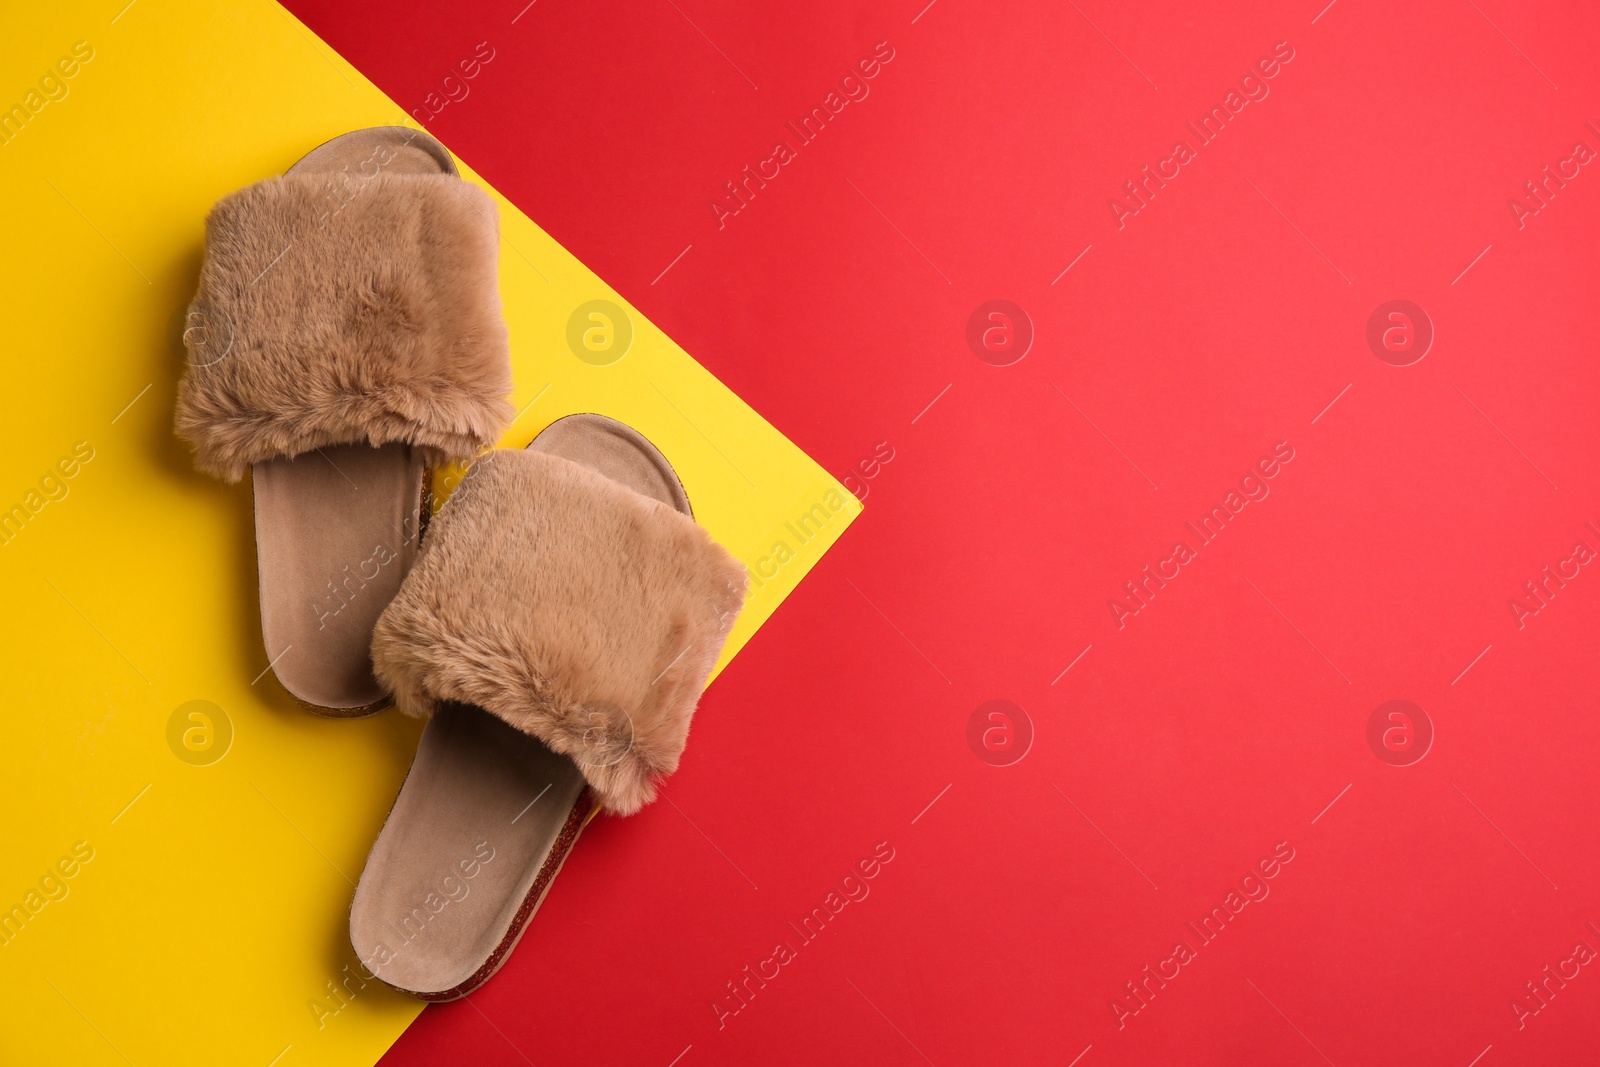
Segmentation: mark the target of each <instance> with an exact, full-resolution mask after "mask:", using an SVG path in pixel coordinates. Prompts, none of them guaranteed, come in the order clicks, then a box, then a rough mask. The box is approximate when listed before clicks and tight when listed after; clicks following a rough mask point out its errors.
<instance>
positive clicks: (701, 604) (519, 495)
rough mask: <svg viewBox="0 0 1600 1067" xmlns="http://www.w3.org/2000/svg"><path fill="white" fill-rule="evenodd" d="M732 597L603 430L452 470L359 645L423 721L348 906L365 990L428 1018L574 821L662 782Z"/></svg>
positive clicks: (565, 424)
mask: <svg viewBox="0 0 1600 1067" xmlns="http://www.w3.org/2000/svg"><path fill="white" fill-rule="evenodd" d="M745 582H746V576H745V571H744V568H743V566H742V565H741V564H740V563H739V562H738V561H736V560H735V559H734V558H733V557H732V556H730V555H729V554H728V552H727V551H726V550H725V549H723V548H722V547H721V546H720V545H718V544H717V543H716V542H714V541H712V540H711V538H710V536H709V535H708V534H707V533H706V532H705V531H704V530H703V529H701V528H700V527H699V526H697V525H696V524H695V523H694V521H693V519H692V517H691V516H690V512H689V501H688V498H687V496H686V495H685V494H684V491H683V486H682V485H681V484H680V483H679V481H678V479H677V477H676V475H675V474H674V473H673V470H672V467H671V466H670V465H669V464H668V463H667V461H666V459H665V457H663V456H662V455H661V453H660V452H659V451H657V450H656V448H655V447H654V446H653V445H651V444H650V443H649V442H648V441H647V440H645V439H644V438H643V437H642V436H640V435H639V434H638V433H637V432H636V431H634V430H632V429H630V428H629V427H627V426H624V425H623V424H621V423H619V422H616V421H614V420H612V419H607V418H604V417H602V416H599V415H574V416H571V417H569V418H566V419H563V420H561V421H559V422H557V423H555V424H554V425H552V426H551V427H550V428H549V429H547V430H545V431H544V432H543V433H542V434H540V435H539V437H538V438H536V439H535V440H534V442H533V443H532V444H531V445H530V446H529V447H528V448H527V449H526V450H525V451H521V452H515V451H506V450H501V451H496V452H492V453H490V454H489V455H488V456H486V457H485V458H483V459H481V460H479V461H478V462H477V463H476V464H475V465H474V466H473V467H472V469H471V470H470V471H469V472H468V474H467V476H466V478H465V479H463V481H462V484H461V485H460V486H459V487H458V488H457V489H456V491H455V494H454V495H453V496H452V497H451V499H450V501H449V503H448V504H447V505H446V506H445V507H444V509H443V510H442V511H441V512H440V514H439V516H438V517H437V518H436V519H435V520H434V525H433V527H432V529H431V530H430V533H429V539H428V544H427V546H426V547H425V548H424V549H423V551H422V554H421V556H420V558H419V559H418V561H417V565H416V567H415V569H414V570H413V571H412V573H411V576H410V577H409V578H408V579H407V580H406V583H405V585H404V586H403V587H402V588H401V590H400V592H399V595H398V596H396V597H395V599H394V602H393V603H391V604H390V605H389V608H388V610H386V611H385V612H384V614H383V617H382V618H381V619H379V621H378V625H377V629H376V632H375V633H374V635H373V642H372V656H373V662H374V664H375V665H376V669H377V673H378V677H379V678H381V679H382V680H383V681H384V682H385V683H386V684H387V685H388V686H389V687H390V688H391V690H392V691H393V692H394V694H395V700H396V703H397V704H399V706H400V707H401V708H402V709H403V710H405V711H406V712H408V713H410V714H414V715H424V716H429V717H430V718H429V722H428V725H427V728H426V729H425V730H424V731H423V734H422V741H421V744H420V745H419V747H418V750H417V757H416V761H415V763H413V764H412V767H411V771H410V774H409V775H408V776H407V778H406V781H405V785H404V786H403V787H402V788H401V790H400V795H399V797H398V798H397V799H396V800H395V803H394V807H393V809H392V810H391V811H390V813H389V818H388V820H387V822H385V824H384V827H383V831H382V833H381V834H379V836H378V840H377V842H376V843H375V844H374V845H373V847H372V852H371V854H370V855H369V856H368V858H367V865H366V869H365V870H364V871H363V872H362V875H361V883H360V885H359V886H358V887H357V888H356V893H355V900H354V903H353V904H352V906H351V911H350V939H351V943H352V945H353V946H354V948H355V950H356V953H357V955H358V956H359V957H360V958H361V960H362V962H363V964H364V965H365V966H366V967H367V968H368V969H369V970H371V971H372V972H373V973H375V974H376V975H377V976H378V977H379V978H381V979H383V980H384V981H385V982H388V983H389V984H390V985H392V986H394V987H396V988H398V989H401V990H404V991H405V992H408V993H412V994H414V995H416V996H419V997H423V998H426V999H429V1000H452V999H455V998H457V997H461V996H465V995H466V994H468V993H470V992H472V990H474V989H476V988H477V987H478V986H480V985H482V984H483V983H484V982H485V981H486V980H488V978H489V976H490V975H492V974H493V973H494V972H495V971H496V970H497V969H498V968H499V967H500V965H501V964H503V963H504V962H505V959H506V957H507V955H508V954H509V953H510V952H511V950H512V948H513V947H515V945H516V942H517V940H518V938H519V937H520V936H521V934H522V931H523V930H524V929H525V928H526V925H527V922H528V920H529V918H531V917H532V915H533V913H534V912H535V911H536V910H537V909H538V907H539V904H540V902H541V901H542V900H543V899H544V895H545V893H547V892H548V891H549V889H550V885H551V882H552V880H553V879H554V877H555V875H556V873H557V872H558V871H559V870H560V869H561V865H562V863H563V862H564V861H565V860H566V858H567V855H568V853H569V852H570V850H571V848H572V846H573V844H574V842H575V841H576V840H577V837H578V834H579V833H580V831H581V830H582V829H583V826H584V825H585V823H586V822H587V821H588V819H589V817H590V816H591V815H593V814H594V813H595V812H596V811H598V810H600V809H605V810H608V811H610V812H613V813H615V814H619V815H627V814H631V813H633V812H635V811H637V810H638V809H639V808H640V807H641V806H642V805H643V804H645V803H647V802H649V801H650V800H652V799H654V797H655V783H656V781H657V780H658V779H660V778H661V777H663V776H665V775H667V774H670V773H671V772H672V771H673V770H675V769H676V768H677V765H678V757H679V755H680V754H681V753H682V751H683V748H684V744H685V742H686V740H687V738H688V734H689V720H690V717H691V715H692V714H693V713H694V708H695V703H696V701H698V699H699V696H700V692H701V690H702V689H704V688H705V684H706V679H707V677H708V676H709V674H710V672H711V668H712V666H713V665H714V664H715V662H716V659H717V656H718V655H719V653H720V652H721V650H722V646H723V644H724V642H725V641H726V640H727V637H728V631H729V629H730V628H731V627H732V625H733V621H734V619H735V617H736V616H737V615H738V613H739V609H740V608H741V606H742V605H743V602H744V591H745Z"/></svg>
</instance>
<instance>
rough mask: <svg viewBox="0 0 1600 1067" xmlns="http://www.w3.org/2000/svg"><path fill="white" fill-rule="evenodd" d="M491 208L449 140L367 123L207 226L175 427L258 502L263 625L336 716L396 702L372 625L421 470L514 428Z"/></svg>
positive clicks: (285, 670)
mask: <svg viewBox="0 0 1600 1067" xmlns="http://www.w3.org/2000/svg"><path fill="white" fill-rule="evenodd" d="M498 255H499V237H498V222H497V217H496V214H495V208H494V203H493V201H491V200H490V199H489V197H488V196H487V195H485V194H484V193H483V191H482V190H480V189H478V188H476V187H474V186H471V185H468V184H467V183H466V182H463V181H462V180H461V179H460V177H459V175H458V174H457V172H456V167H455V164H454V162H452V160H451V158H450V154H449V153H448V152H447V151H445V149H444V147H443V146H442V145H440V144H439V142H437V141H435V140H434V139H433V138H432V137H429V136H428V135H427V134H425V133H422V132H420V131H418V130H411V129H407V128H405V127H400V126H388V127H379V128H376V129H370V130H358V131H356V132H354V133H349V134H346V135H344V136H343V137H339V138H337V139H335V140H332V141H329V142H328V143H327V144H324V145H322V146H321V147H319V148H317V149H316V150H314V151H312V152H311V153H310V154H309V155H307V156H306V157H305V158H303V159H301V160H300V162H298V163H296V164H295V165H294V166H293V167H291V168H290V169H289V171H288V173H286V174H284V175H283V176H282V177H277V178H268V179H267V180H265V181H261V182H257V183H256V184H255V185H252V186H249V187H248V188H245V189H242V190H240V191H239V192H237V193H234V194H232V195H230V196H227V197H224V198H223V199H222V200H221V201H219V202H218V203H217V205H216V206H215V207H214V208H212V210H211V214H210V215H209V216H208V217H207V219H206V248H205V262H204V265H203V266H202V267H201V271H200V289H199V292H198V294H197V295H196V296H195V298H194V301H193V303H191V304H190V306H189V317H188V321H187V328H186V329H185V331H184V344H185V347H186V349H187V350H188V366H187V368H186V369H185V372H184V377H183V381H182V383H181V385H180V386H179V390H178V411H177V431H178V434H179V436H181V437H183V438H185V439H186V440H187V441H189V443H190V444H191V445H193V447H194V450H195V463H196V466H198V467H199V468H200V469H201V470H202V471H205V472H207V473H209V474H213V475H216V476H218V477H221V478H225V479H227V480H228V481H238V480H239V479H240V478H241V477H242V476H243V475H244V472H245V470H246V469H247V468H248V469H249V470H250V471H251V484H252V488H253V491H254V498H255V525H256V549H257V559H258V564H259V568H258V569H259V578H260V599H261V632H262V636H263V638H264V641H265V644H266V651H267V659H268V661H269V662H270V663H271V665H272V670H273V671H274V672H275V673H276V675H277V677H278V680H279V681H280V682H281V683H282V684H283V687H284V688H285V689H287V690H288V691H289V693H290V694H291V695H292V696H294V697H295V698H296V699H297V700H299V701H300V702H301V703H302V704H305V705H306V706H308V707H309V708H310V709H311V710H313V711H316V712H319V713H321V714H326V715H340V716H349V715H359V714H364V713H367V712H371V711H376V710H378V709H379V708H381V707H384V706H385V705H386V704H387V700H386V696H385V690H384V688H383V686H382V685H381V684H380V683H379V682H378V680H377V678H376V677H375V676H374V675H373V672H372V664H371V658H370V648H371V644H372V628H373V625H374V624H375V623H376V622H377V619H378V616H379V614H380V613H381V612H382V611H383V609H384V608H385V607H386V606H387V605H388V603H389V601H390V600H391V599H392V598H393V597H394V594H395V593H396V591H398V589H399V588H400V583H401V580H402V579H403V578H404V577H405V575H406V573H407V571H409V570H410V568H411V566H412V563H413V561H414V560H415V557H416V553H417V548H418V540H419V538H420V536H421V532H422V531H421V527H422V524H423V523H424V522H425V521H426V510H425V506H424V503H423V498H424V480H425V475H426V468H427V466H428V465H429V464H433V463H439V462H443V461H446V460H455V459H464V458H467V457H470V456H472V455H474V454H476V453H477V452H479V451H480V450H482V449H483V448H486V447H488V446H490V445H492V444H493V443H494V442H495V440H497V439H498V438H499V436H500V434H501V432H502V431H503V430H504V428H505V427H506V425H507V424H508V423H509V421H510V418H511V405H510V403H509V400H508V395H509V394H510V392H511V364H510V356H509V351H508V346H507V340H506V326H505V322H504V320H503V319H502V318H501V314H500V296H499V290H498V288H497V273H496V270H497V268H496V264H497V260H498Z"/></svg>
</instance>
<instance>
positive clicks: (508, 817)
mask: <svg viewBox="0 0 1600 1067" xmlns="http://www.w3.org/2000/svg"><path fill="white" fill-rule="evenodd" d="M496 231H497V224H496V219H495V213H494V207H493V204H492V202H491V201H489V200H488V198H487V197H486V196H484V194H483V193H482V192H481V191H479V190H477V189H475V188H473V187H471V186H469V185H467V184H466V183H465V182H462V181H461V180H460V179H459V176H458V175H457V173H456V169H455V166H454V163H453V162H452V161H451V159H450V156H449V153H448V152H446V151H445V150H444V148H443V147H442V146H440V145H439V144H438V142H436V141H434V140H433V139H432V138H430V137H428V136H427V135H426V134H423V133H420V132H419V131H415V130H409V129H405V128H402V127H385V128H379V129H374V130H362V131H358V132H356V133H353V134H348V135H346V136H345V137H341V138H338V139H336V140H334V141H331V142H329V143H328V144H326V145H323V146H322V147H320V148H318V149H317V150H315V151H314V152H312V153H311V154H309V155H308V156H306V157H305V158H304V159H302V160H301V161H300V162H299V163H298V164H296V165H295V166H294V167H293V168H291V169H290V171H289V172H288V173H286V174H285V175H283V176H282V177H279V178H273V179H268V180H267V181H264V182H260V183H257V184H256V185H254V186H251V187H249V188H247V189H245V190H242V191H241V192H239V193H236V194H233V195H232V196H230V197H227V198H225V199H224V200H223V201H221V202H220V203H219V204H218V205H217V206H216V208H215V209H214V210H213V211H212V213H211V216H210V217H209V218H208V220H207V233H206V256H205V263H204V266H203V268H202V272H201V283H200V291H199V294H198V295H197V296H196V298H195V300H194V302H193V304H192V305H191V307H190V317H189V322H188V324H187V325H188V328H187V329H186V331H185V335H184V338H185V342H186V346H187V348H188V352H189V366H188V368H187V370H186V373H185V377H184V381H183V383H182V385H181V387H180V395H179V408H178V432H179V433H180V435H182V436H184V437H185V438H187V439H188V440H189V441H190V442H191V443H192V444H193V445H194V447H195V450H196V457H197V465H198V466H200V467H201V469H203V470H206V471H208V472H210V473H214V474H217V475H219V476H222V477H225V478H228V479H230V480H237V479H238V478H240V477H241V476H242V475H243V473H244V471H245V469H246V468H250V469H251V470H252V485H253V489H254V502H255V513H256V540H257V552H258V559H259V569H260V579H261V610H262V633H263V636H264V638H265V641H266V645H267V655H268V658H269V660H270V662H271V663H272V669H273V671H274V672H275V673H276V675H277V677H278V679H279V680H280V682H282V683H283V685H284V687H285V688H286V689H287V690H288V691H289V692H290V693H291V694H292V695H294V696H295V697H296V698H297V699H298V700H300V701H301V702H302V703H303V704H305V705H307V706H308V707H309V708H310V709H311V710H313V711H317V712H320V713H322V714H329V715H341V716H348V715H357V714H364V713H367V712H369V711H373V710H377V709H378V708H381V707H383V706H386V704H387V703H388V702H389V699H390V696H391V695H392V699H393V702H394V703H395V704H397V705H399V707H400V708H401V709H402V710H404V711H406V712H408V713H410V714H414V715H419V716H425V717H427V718H428V724H427V727H426V728H425V730H424V731H423V735H422V741H421V744H420V746H419V748H418V751H417V757H416V761H415V763H414V764H413V765H412V768H411V771H410V773H409V774H408V776H407V778H406V781H405V784H404V786H403V787H402V788H401V791H400V795H399V796H398V798H397V799H396V800H395V803H394V807H393V809H392V810H391V811H390V814H389V818H388V820H387V821H386V823H385V825H384V828H383V831H382V833H381V834H380V835H379V837H378V840H377V842H376V843H375V844H374V845H373V848H372V851H371V854H370V855H369V857H368V860H367V866H366V869H365V870H364V872H363V874H362V877H361V882H360V885H359V886H358V887H357V889H356V894H355V900H354V903H353V905H352V908H351V916H350V935H351V941H352V944H353V946H354V947H355V950H356V952H357V954H358V955H359V956H360V958H361V960H362V962H363V964H364V965H365V966H366V967H367V968H368V969H369V970H370V971H371V972H372V973H374V974H376V975H377V976H378V977H379V978H381V979H383V980H384V981H386V982H388V983H389V984H390V985H393V986H395V987H396V988H399V989H402V990H404V991H406V992H410V993H413V994H415V995H417V996H420V997H425V998H428V999H433V1000H448V999H453V998H456V997H460V996H464V995H466V994H467V993H470V992H471V991H472V990H473V989H475V988H477V987H478V986H479V985H481V984H482V983H483V982H484V981H486V980H487V979H488V978H489V976H490V975H492V974H493V973H494V972H495V970H497V969H498V968H499V966H500V965H501V964H502V963H503V962H504V961H505V959H506V957H507V955H508V954H509V953H510V951H511V949H512V948H513V947H514V946H515V944H516V941H517V940H518V938H519V937H520V936H521V933H522V931H523V930H524V929H525V927H526V924H527V922H528V920H529V918H531V916H532V915H533V913H534V912H535V911H536V910H537V908H538V906H539V904H540V902H541V901H542V900H543V898H544V895H545V894H546V893H547V892H548V891H549V888H550V885H551V883H552V881H553V879H554V877H555V875H556V873H557V872H558V871H559V870H560V868H561V865H562V864H563V862H564V861H565V860H566V857H567V855H568V854H569V852H570V851H571V849H572V846H573V844H574V843H575V842H576V840H577V838H578V835H579V834H580V833H581V831H582V829H583V827H584V825H585V824H586V823H587V822H588V821H589V819H590V818H591V817H592V816H593V815H594V814H595V813H597V812H598V811H600V810H602V809H604V810H608V811H611V812H614V813H616V814H622V815H626V814H631V813H633V812H635V811H637V810H638V809H639V808H640V807H641V806H642V805H643V804H645V803H648V802H649V801H650V800H651V799H653V798H654V795H655V783H656V782H657V780H658V779H660V778H661V777H663V776H665V775H667V774H670V773H671V772H672V771H673V770H674V769H676V767H677V763H678V759H679V756H680V755H681V753H682V751H683V748H684V745H685V743H686V741H687V737H688V731H689V723H690V718H691V716H692V715H693V712H694V708H695V704H696V702H697V700H698V699H699V695H700V693H701V691H702V690H703V689H704V687H705V684H706V679H707V678H708V676H709V674H710V671H711V669H712V667H713V665H714V664H715V662H716V659H717V657H718V655H719V654H720V652H721V650H722V647H723V645H724V643H725V642H726V640H727V636H728V632H729V630H730V629H731V627H732V625H733V621H734V619H735V617H736V616H737V615H738V612H739V610H740V607H741V606H742V604H743V600H744V593H745V582H746V576H745V572H744V568H743V567H742V566H741V565H740V564H739V563H738V562H737V561H736V560H734V559H733V558H732V557H731V556H730V555H729V554H728V552H727V551H726V550H724V549H723V548H722V547H721V546H719V545H717V544H716V543H715V542H714V541H712V540H711V538H710V537H709V536H708V535H707V534H706V532H705V531H704V530H703V529H702V528H701V527H699V526H698V525H697V524H696V523H695V522H694V519H693V514H692V512H691V510H690V506H689V501H688V497H687V494H686V493H685V491H684V489H683V486H682V484H681V483H680V482H679V480H678V478H677V476H676V474H675V473H674V472H673V469H672V467H671V465H670V464H669V463H668V462H667V460H666V458H665V457H664V456H662V454H661V453H660V452H659V451H658V450H657V449H656V448H655V447H654V446H653V445H652V444H651V443H650V442H649V441H647V440H646V439H645V438H644V437H642V436H641V435H640V434H638V433H637V432H636V431H634V430H632V429H630V428H629V427H627V426H624V425H623V424H621V423H619V422H616V421H615V420H612V419H608V418H605V417H603V416H599V415H574V416H570V417H568V418H566V419H562V420H560V421H558V422H556V423H554V424H553V425H551V426H550V427H549V428H547V429H546V430H545V431H544V432H543V433H541V434H540V435H539V436H538V437H537V438H536V439H535V440H534V441H533V443H532V444H531V445H529V446H528V448H527V449H524V450H492V451H488V452H486V453H483V450H484V449H486V448H488V447H489V446H490V445H491V444H492V442H493V441H494V440H495V439H497V438H498V436H499V435H500V433H502V432H503V430H504V429H505V426H506V425H507V423H508V422H509V420H510V415H511V410H510V406H509V404H508V403H507V400H506V397H507V394H509V392H510V385H511V375H510V365H509V356H508V350H507V342H506V330H505V325H504V322H503V320H502V319H501V315H500V305H499V297H498V295H497V292H496V288H495V274H496V258H497V249H498V235H497V232H496ZM479 453H483V454H481V455H480V458H478V459H477V460H476V462H474V463H473V465H472V466H471V467H470V468H469V470H468V472H467V474H466V476H465V477H464V478H463V480H462V482H461V484H460V485H459V486H458V487H457V488H456V490H455V492H454V493H453V495H452V496H451V497H450V499H449V501H448V502H447V503H446V504H445V505H444V507H443V508H442V509H441V510H440V511H439V513H438V514H437V515H436V516H433V517H432V521H431V523H429V524H428V526H427V531H426V539H425V540H424V537H423V525H424V523H425V522H426V521H427V518H428V515H427V509H426V505H425V503H424V484H425V481H426V470H427V467H428V466H429V465H431V464H436V463H440V462H445V461H450V460H460V459H466V458H470V457H471V456H473V455H475V454H479Z"/></svg>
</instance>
